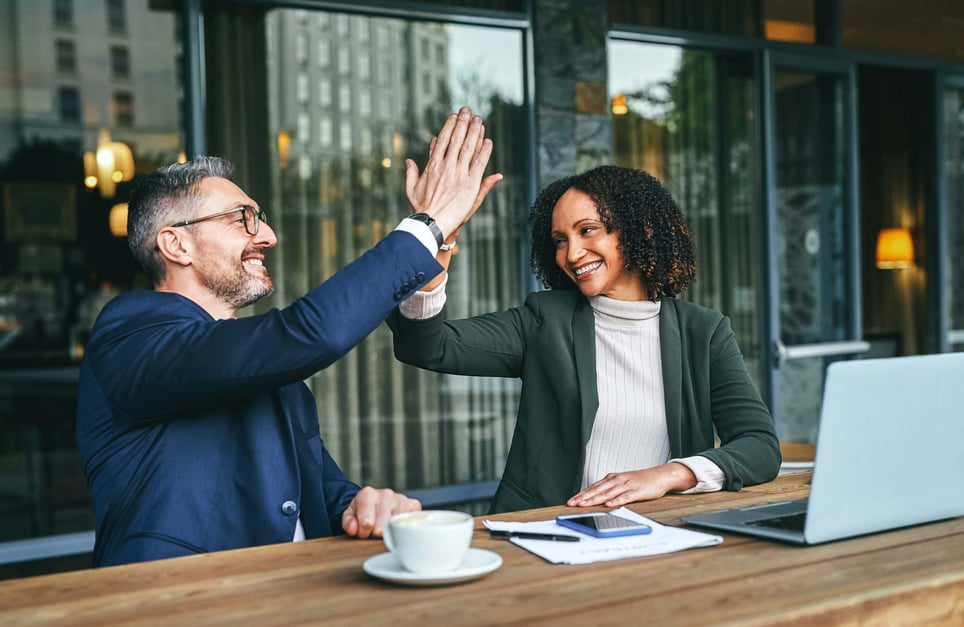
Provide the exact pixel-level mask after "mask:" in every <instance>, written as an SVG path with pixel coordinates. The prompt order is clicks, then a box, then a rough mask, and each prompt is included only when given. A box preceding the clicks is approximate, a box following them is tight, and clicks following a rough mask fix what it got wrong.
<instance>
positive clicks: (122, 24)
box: [107, 0, 127, 33]
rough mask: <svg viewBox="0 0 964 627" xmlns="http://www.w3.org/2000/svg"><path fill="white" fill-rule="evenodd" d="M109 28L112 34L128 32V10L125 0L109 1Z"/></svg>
mask: <svg viewBox="0 0 964 627" xmlns="http://www.w3.org/2000/svg"><path fill="white" fill-rule="evenodd" d="M107 28H108V30H109V31H110V32H111V33H125V32H127V9H126V7H125V6H124V0H107Z"/></svg>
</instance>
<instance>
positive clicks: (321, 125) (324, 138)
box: [318, 116, 334, 148]
mask: <svg viewBox="0 0 964 627" xmlns="http://www.w3.org/2000/svg"><path fill="white" fill-rule="evenodd" d="M318 141H319V142H321V145H322V146H324V147H325V148H328V147H330V146H331V145H332V143H333V142H334V129H333V127H332V124H331V118H329V117H328V116H324V117H322V118H321V119H320V120H318Z"/></svg>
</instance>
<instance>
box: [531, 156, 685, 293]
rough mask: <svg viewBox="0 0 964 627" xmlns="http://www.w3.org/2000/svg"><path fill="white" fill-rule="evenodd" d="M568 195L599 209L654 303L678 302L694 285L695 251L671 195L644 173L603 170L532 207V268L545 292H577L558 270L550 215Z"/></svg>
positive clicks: (561, 186)
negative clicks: (574, 191) (573, 193)
mask: <svg viewBox="0 0 964 627" xmlns="http://www.w3.org/2000/svg"><path fill="white" fill-rule="evenodd" d="M569 189H577V190H579V191H581V192H583V193H585V194H586V195H587V196H589V197H590V198H591V199H592V201H593V202H594V203H595V204H596V208H597V209H598V211H599V217H600V219H601V220H602V223H603V224H604V225H605V226H606V230H607V231H608V232H610V233H612V232H613V231H615V232H616V233H617V234H618V236H619V252H620V254H621V255H622V258H623V262H624V263H625V264H626V268H627V269H628V270H630V271H636V272H639V275H640V276H641V277H642V279H643V284H644V285H645V286H646V290H647V296H648V297H649V298H650V299H651V300H654V301H656V300H659V299H660V297H661V296H676V295H678V294H680V293H681V292H682V291H683V290H685V289H686V287H687V286H688V285H689V284H690V282H691V281H692V280H693V279H694V277H695V275H696V249H695V246H694V244H693V240H692V237H691V236H690V231H689V228H687V226H686V223H685V221H684V220H683V214H682V212H681V211H680V208H679V206H678V205H677V204H676V201H675V200H673V197H672V195H671V194H670V193H669V192H668V191H667V190H666V188H665V187H663V185H662V184H661V183H660V182H659V181H658V180H656V178H654V177H653V176H652V175H650V174H647V173H646V172H643V171H642V170H634V169H631V168H623V167H619V166H613V165H604V166H599V167H596V168H593V169H591V170H587V171H586V172H583V173H582V174H576V175H574V176H569V177H566V178H563V179H560V180H558V181H555V182H554V183H550V184H549V185H548V186H547V187H546V188H545V189H544V190H542V192H540V193H539V196H538V197H537V198H536V200H535V203H533V205H532V209H531V211H530V212H529V225H530V227H531V229H532V236H531V237H532V242H531V243H532V252H531V257H530V267H531V268H532V271H533V272H534V273H535V275H536V277H538V278H539V280H540V281H542V284H543V285H544V286H545V287H547V288H550V289H565V290H574V289H577V288H576V284H575V283H573V281H572V279H570V278H569V276H568V275H567V274H566V273H565V272H563V270H562V269H561V268H559V266H558V265H557V264H556V247H555V245H554V244H553V242H552V236H551V232H552V211H553V209H554V208H555V206H556V203H557V202H558V201H559V199H560V198H561V197H562V195H563V194H564V193H566V191H567V190H569Z"/></svg>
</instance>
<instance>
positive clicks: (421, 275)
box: [415, 272, 425, 283]
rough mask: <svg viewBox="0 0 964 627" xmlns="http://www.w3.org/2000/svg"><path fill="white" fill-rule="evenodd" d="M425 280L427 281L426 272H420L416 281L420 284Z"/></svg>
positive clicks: (416, 276)
mask: <svg viewBox="0 0 964 627" xmlns="http://www.w3.org/2000/svg"><path fill="white" fill-rule="evenodd" d="M424 280H425V273H424V272H419V273H418V274H416V275H415V281H417V282H418V283H421V282H422V281H424Z"/></svg>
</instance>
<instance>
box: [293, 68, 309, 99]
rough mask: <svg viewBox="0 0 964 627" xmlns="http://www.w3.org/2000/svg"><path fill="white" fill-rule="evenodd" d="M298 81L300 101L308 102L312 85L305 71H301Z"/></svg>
mask: <svg viewBox="0 0 964 627" xmlns="http://www.w3.org/2000/svg"><path fill="white" fill-rule="evenodd" d="M297 81H298V86H297V88H296V89H297V92H298V96H297V97H298V102H300V103H301V104H308V99H309V97H310V96H309V94H310V93H311V86H310V85H309V84H308V75H307V74H306V73H304V72H299V73H298V79H297Z"/></svg>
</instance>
